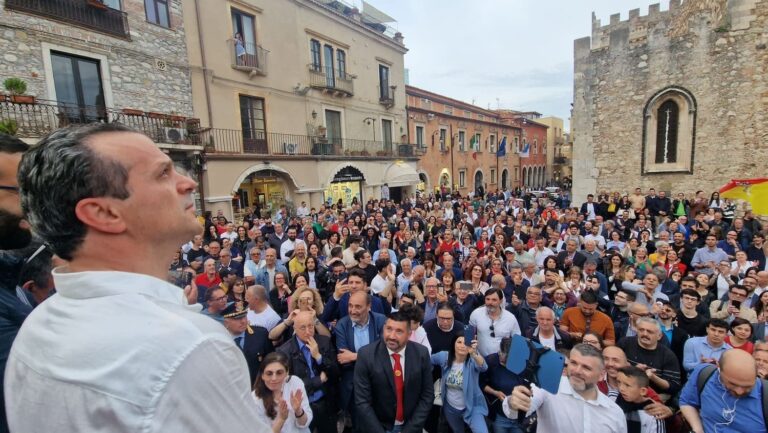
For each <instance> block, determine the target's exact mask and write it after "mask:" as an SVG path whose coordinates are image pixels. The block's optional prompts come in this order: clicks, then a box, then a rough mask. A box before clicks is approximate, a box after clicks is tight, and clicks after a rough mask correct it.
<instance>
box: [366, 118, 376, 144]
mask: <svg viewBox="0 0 768 433" xmlns="http://www.w3.org/2000/svg"><path fill="white" fill-rule="evenodd" d="M363 122H364V123H365V124H366V125H371V129H372V130H373V141H376V119H374V118H373V117H366V118H365V119H363Z"/></svg>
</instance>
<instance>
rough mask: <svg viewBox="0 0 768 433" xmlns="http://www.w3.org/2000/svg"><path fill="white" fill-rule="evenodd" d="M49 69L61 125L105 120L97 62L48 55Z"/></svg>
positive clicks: (52, 54)
mask: <svg viewBox="0 0 768 433" xmlns="http://www.w3.org/2000/svg"><path fill="white" fill-rule="evenodd" d="M51 66H52V69H53V83H54V87H55V88H56V100H57V102H58V104H59V109H60V110H61V111H60V112H61V116H62V118H61V119H60V120H61V121H62V122H63V123H88V122H98V121H106V120H107V119H106V117H107V116H106V109H105V107H104V88H103V87H102V85H101V68H100V67H99V61H98V60H95V59H89V58H86V57H80V56H73V55H70V54H64V53H57V52H51Z"/></svg>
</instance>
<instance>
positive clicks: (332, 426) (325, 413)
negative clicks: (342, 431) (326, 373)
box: [309, 397, 338, 433]
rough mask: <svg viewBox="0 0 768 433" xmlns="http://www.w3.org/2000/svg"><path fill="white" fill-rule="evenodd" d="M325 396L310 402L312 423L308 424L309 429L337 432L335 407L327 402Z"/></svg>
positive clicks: (325, 432)
mask: <svg viewBox="0 0 768 433" xmlns="http://www.w3.org/2000/svg"><path fill="white" fill-rule="evenodd" d="M327 400H328V399H327V398H326V397H323V398H321V399H320V400H317V401H316V402H314V403H310V404H309V407H310V408H311V409H312V423H310V424H309V430H310V431H317V432H318V433H338V432H337V430H336V409H335V408H333V407H331V406H332V405H330V404H328V402H327Z"/></svg>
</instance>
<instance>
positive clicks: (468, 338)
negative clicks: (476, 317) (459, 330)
mask: <svg viewBox="0 0 768 433" xmlns="http://www.w3.org/2000/svg"><path fill="white" fill-rule="evenodd" d="M474 339H475V327H474V326H472V325H466V326H464V345H465V346H467V347H471V346H472V340H474Z"/></svg>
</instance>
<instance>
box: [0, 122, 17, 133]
mask: <svg viewBox="0 0 768 433" xmlns="http://www.w3.org/2000/svg"><path fill="white" fill-rule="evenodd" d="M18 130H19V124H18V123H16V121H15V120H13V119H3V120H0V132H2V133H3V134H8V135H16V132H18Z"/></svg>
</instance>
